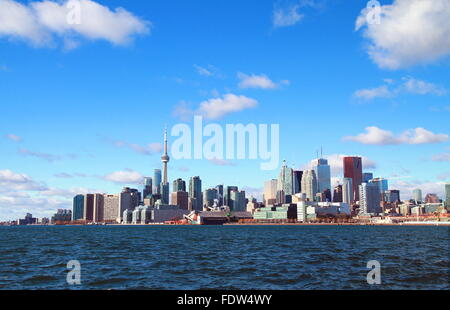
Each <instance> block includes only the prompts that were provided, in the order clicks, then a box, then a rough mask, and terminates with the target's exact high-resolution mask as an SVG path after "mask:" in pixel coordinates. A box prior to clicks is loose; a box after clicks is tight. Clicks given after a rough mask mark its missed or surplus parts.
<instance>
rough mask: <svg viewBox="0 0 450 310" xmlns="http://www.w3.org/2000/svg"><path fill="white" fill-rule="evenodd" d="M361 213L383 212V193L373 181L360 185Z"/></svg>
mask: <svg viewBox="0 0 450 310" xmlns="http://www.w3.org/2000/svg"><path fill="white" fill-rule="evenodd" d="M359 197H360V201H359V205H360V206H359V210H360V211H359V213H360V214H363V215H366V214H378V213H380V212H381V207H380V202H381V195H380V191H379V189H378V186H377V185H376V184H373V183H362V184H360V185H359Z"/></svg>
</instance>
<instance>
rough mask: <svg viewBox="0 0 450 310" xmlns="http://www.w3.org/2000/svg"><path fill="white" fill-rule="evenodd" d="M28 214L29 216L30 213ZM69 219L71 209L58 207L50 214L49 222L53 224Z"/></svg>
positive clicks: (66, 221)
mask: <svg viewBox="0 0 450 310" xmlns="http://www.w3.org/2000/svg"><path fill="white" fill-rule="evenodd" d="M27 215H28V213H27ZM30 216H31V214H30ZM35 220H36V219H35ZM71 220H72V210H66V209H58V211H56V214H55V215H53V216H52V219H51V222H52V223H53V224H55V223H68V222H70V221H71ZM34 224H35V223H34Z"/></svg>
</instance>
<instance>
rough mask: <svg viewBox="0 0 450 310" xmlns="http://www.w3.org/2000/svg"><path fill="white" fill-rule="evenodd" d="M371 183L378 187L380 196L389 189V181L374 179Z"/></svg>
mask: <svg viewBox="0 0 450 310" xmlns="http://www.w3.org/2000/svg"><path fill="white" fill-rule="evenodd" d="M369 183H373V184H375V185H377V186H378V190H379V191H380V194H383V193H384V192H385V191H387V190H388V189H389V186H388V180H387V179H383V178H374V179H371V180H370V181H369Z"/></svg>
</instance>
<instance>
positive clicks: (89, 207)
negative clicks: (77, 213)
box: [83, 194, 94, 221]
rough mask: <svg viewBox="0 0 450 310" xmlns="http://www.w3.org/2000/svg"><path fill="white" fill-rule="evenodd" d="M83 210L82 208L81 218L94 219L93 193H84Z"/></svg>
mask: <svg viewBox="0 0 450 310" xmlns="http://www.w3.org/2000/svg"><path fill="white" fill-rule="evenodd" d="M83 205H84V210H83V220H85V221H92V220H94V194H86V195H84V202H83Z"/></svg>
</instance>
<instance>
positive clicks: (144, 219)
mask: <svg viewBox="0 0 450 310" xmlns="http://www.w3.org/2000/svg"><path fill="white" fill-rule="evenodd" d="M139 209H140V210H141V224H148V223H150V222H151V221H152V208H151V207H147V206H141V207H139Z"/></svg>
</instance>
